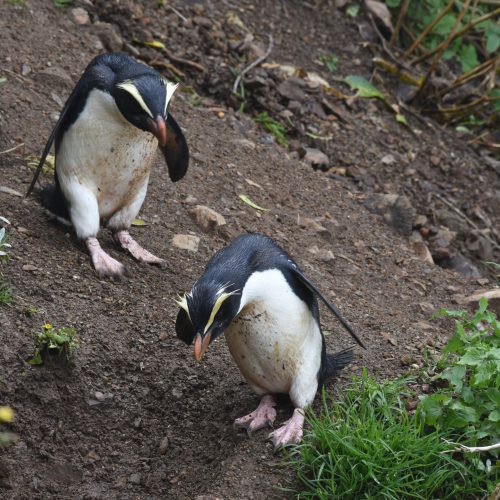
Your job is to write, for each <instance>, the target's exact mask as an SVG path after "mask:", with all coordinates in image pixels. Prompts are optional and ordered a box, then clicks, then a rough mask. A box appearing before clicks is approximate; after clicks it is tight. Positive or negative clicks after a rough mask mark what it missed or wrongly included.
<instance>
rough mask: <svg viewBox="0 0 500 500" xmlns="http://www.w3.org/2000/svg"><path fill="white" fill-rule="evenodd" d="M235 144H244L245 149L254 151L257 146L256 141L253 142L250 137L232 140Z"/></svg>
mask: <svg viewBox="0 0 500 500" xmlns="http://www.w3.org/2000/svg"><path fill="white" fill-rule="evenodd" d="M231 142H232V143H233V144H236V145H238V146H242V147H244V148H245V149H249V150H251V151H253V150H254V149H255V148H256V147H257V146H256V145H255V142H252V141H250V140H248V139H235V140H233V141H231Z"/></svg>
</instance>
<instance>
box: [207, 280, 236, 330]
mask: <svg viewBox="0 0 500 500" xmlns="http://www.w3.org/2000/svg"><path fill="white" fill-rule="evenodd" d="M225 288H227V286H226V287H224V288H222V289H221V290H220V292H219V296H218V297H217V300H216V301H215V304H214V307H213V309H212V312H211V313H210V318H208V321H207V324H206V325H205V329H204V330H203V333H207V331H208V329H209V328H210V327H211V326H212V324H213V322H214V320H215V316H216V314H217V313H218V312H219V310H220V308H221V307H222V304H224V301H225V300H226V299H228V298H229V297H231V295H236V294H237V293H238V292H239V290H234V291H232V292H229V293H227V292H224V289H225Z"/></svg>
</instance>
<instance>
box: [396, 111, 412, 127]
mask: <svg viewBox="0 0 500 500" xmlns="http://www.w3.org/2000/svg"><path fill="white" fill-rule="evenodd" d="M395 118H396V121H397V122H398V123H402V124H403V125H406V126H407V127H409V126H410V124H409V123H408V121H407V120H406V116H405V115H402V114H401V113H396V116H395Z"/></svg>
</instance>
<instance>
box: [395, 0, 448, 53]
mask: <svg viewBox="0 0 500 500" xmlns="http://www.w3.org/2000/svg"><path fill="white" fill-rule="evenodd" d="M454 3H455V0H450V1H449V2H448V5H447V6H446V7H445V8H444V9H443V10H442V11H441V12H440V13H439V14H438V15H437V16H436V17H435V18H434V19H433V20H432V21H431V23H430V24H428V25H427V26H426V27H425V29H424V31H422V33H420V35H418V37H417V38H416V39H415V40H414V41H413V43H412V44H411V45H410V46H409V47H408V48H407V49H406V50H405V52H404V54H403V57H405V58H406V57H408V56H409V55H410V54H411V53H412V52H413V51H414V50H415V49H416V48H417V47H418V46H419V45H420V43H421V42H422V40H423V39H424V38H425V37H426V36H427V35H428V34H429V32H430V31H431V30H432V28H434V26H436V24H437V23H438V22H439V21H441V19H443V17H444V16H445V15H446V14H447V13H448V12H449V11H450V10H451V9H452V8H453V4H454Z"/></svg>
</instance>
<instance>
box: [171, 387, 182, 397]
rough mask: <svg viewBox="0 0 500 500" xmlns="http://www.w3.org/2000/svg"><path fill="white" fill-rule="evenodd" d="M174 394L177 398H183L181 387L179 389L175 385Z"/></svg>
mask: <svg viewBox="0 0 500 500" xmlns="http://www.w3.org/2000/svg"><path fill="white" fill-rule="evenodd" d="M172 396H173V397H174V398H175V399H181V398H182V391H181V390H180V389H178V388H177V387H174V388H173V389H172Z"/></svg>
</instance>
